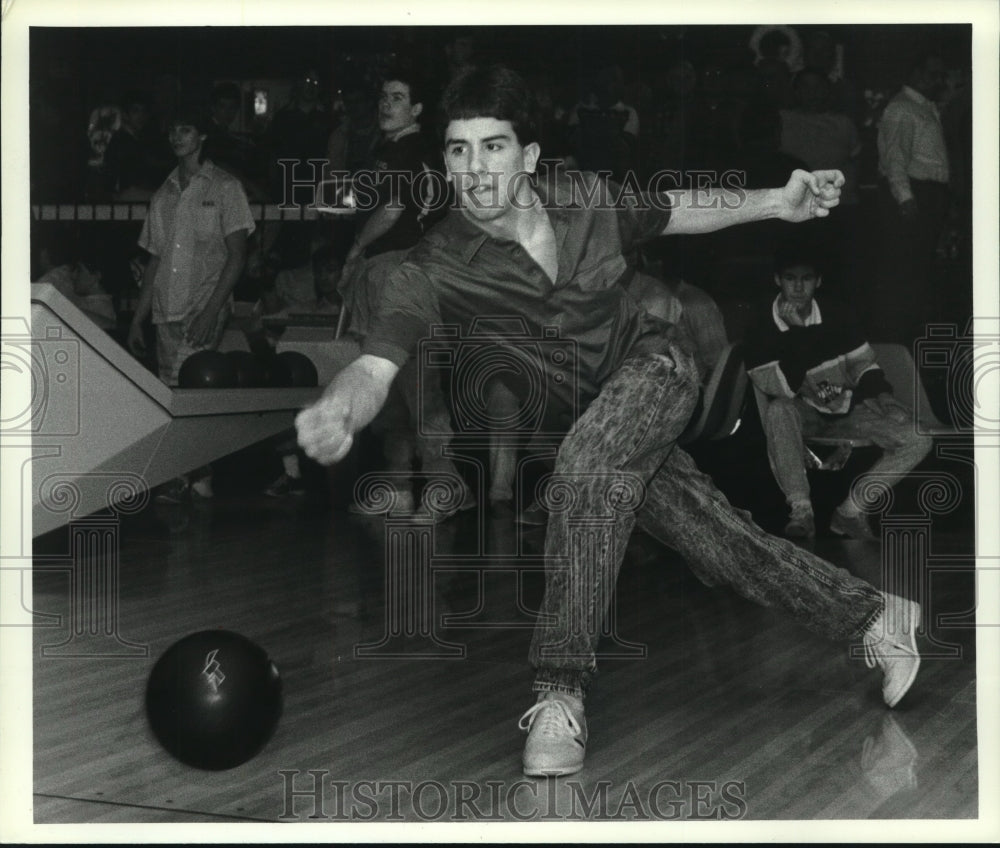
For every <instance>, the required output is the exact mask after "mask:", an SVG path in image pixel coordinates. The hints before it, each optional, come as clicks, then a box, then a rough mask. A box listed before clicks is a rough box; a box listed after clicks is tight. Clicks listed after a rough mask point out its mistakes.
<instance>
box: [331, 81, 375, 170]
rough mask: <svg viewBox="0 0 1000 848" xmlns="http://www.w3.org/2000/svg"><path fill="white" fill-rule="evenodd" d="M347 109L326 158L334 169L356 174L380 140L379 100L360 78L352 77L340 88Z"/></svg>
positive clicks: (367, 162)
mask: <svg viewBox="0 0 1000 848" xmlns="http://www.w3.org/2000/svg"><path fill="white" fill-rule="evenodd" d="M341 96H342V98H343V104H344V111H343V115H342V117H341V119H340V121H339V123H338V124H337V126H336V128H335V129H334V130H333V132H332V133H330V138H329V140H328V142H327V160H328V161H329V163H330V170H331V171H332V172H334V173H344V172H346V173H348V174H354V173H357V172H358V171H360V170H361V169H362V168H365V167H367V166H368V165H370V164H371V161H372V159H373V157H374V152H375V147H376V146H377V145H378V143H379V141H380V140H381V132H380V130H379V127H378V103H377V101H376V99H375V98H374V97H373V96H372V94H371V91H370V90H369V87H368V85H367V84H366V83H365V81H364V80H363V79H361V78H354V77H349V78H348V79H347V80H346V81H345V83H344V87H343V89H342V91H341Z"/></svg>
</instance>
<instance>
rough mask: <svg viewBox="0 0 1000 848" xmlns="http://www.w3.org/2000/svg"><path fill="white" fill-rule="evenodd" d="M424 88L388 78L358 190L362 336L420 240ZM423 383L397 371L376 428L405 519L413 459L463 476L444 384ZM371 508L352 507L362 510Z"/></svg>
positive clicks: (352, 262) (465, 498)
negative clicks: (369, 164)
mask: <svg viewBox="0 0 1000 848" xmlns="http://www.w3.org/2000/svg"><path fill="white" fill-rule="evenodd" d="M422 84H423V81H422V80H421V79H418V77H417V76H416V75H415V74H414V73H413V72H411V71H410V70H409V69H408V68H403V67H398V68H394V69H392V70H390V71H389V72H388V73H387V74H386V78H385V81H384V82H383V83H382V92H381V96H380V97H379V105H378V122H379V129H380V130H381V131H382V141H381V143H380V144H379V146H378V147H377V148H376V151H375V168H374V170H373V171H369V172H368V176H369V177H374V180H373V181H372V180H369V181H368V186H367V189H366V190H365V191H364V192H362V190H361V187H360V186H359V185H357V184H356V185H355V196H356V197H358V198H359V204H360V203H362V202H364V200H363V199H364V198H365V197H368V201H367V203H368V205H369V208H368V209H367V210H365V211H364V212H363V213H362V214H361V215H360V216H359V218H358V233H357V236H356V238H355V241H354V244H353V246H352V247H351V249H350V250H349V251H348V254H347V261H346V263H345V266H344V273H343V277H342V279H341V284H340V290H341V293H342V295H343V299H344V308H345V309H347V310H348V312H349V314H350V316H351V317H350V325H349V332H350V333H351V334H353V335H355V336H358V337H361V338H364V337H365V336H366V335H367V334H368V332H369V330H370V329H371V320H372V318H373V316H374V315H375V313H376V309H377V305H378V302H379V297H380V294H381V291H382V288H383V286H384V284H385V281H386V279H387V278H388V277H389V275H390V273H391V272H392V271H393V270H394V269H395V268H396V267H397V266H398V265H399V263H400V262H401V261H402V260H403V258H404V256H405V255H406V252H407V251H408V250H409V249H410V248H411V247H413V245H415V244H416V243H417V242H418V241H419V240H420V239H421V237H422V236H423V224H422V220H421V219H422V216H423V213H424V204H423V199H422V197H421V196H420V182H419V180H418V178H419V176H420V175H421V174H422V173H424V172H426V171H428V170H430V167H429V164H428V163H429V162H431V161H434V158H435V154H434V152H433V150H432V149H431V147H430V144H429V143H428V140H427V138H426V137H425V136H424V135H423V133H422V132H421V127H420V117H421V115H423V114H424V105H425V96H426V95H425V91H424V89H423V87H422ZM372 200H373V201H374V202H371V201H372ZM418 378H419V363H418V362H417V361H416V360H415V359H413V360H411V361H410V362H408V363H407V364H406V366H404V368H403V369H402V370H401V371H400V374H399V379H398V380H396V381H395V382H394V383H393V386H392V389H391V390H390V393H389V400H388V401H387V403H386V406H385V407H384V408H383V410H382V412H381V413H380V414H379V416H378V417H377V418H376V419H375V420H374V421H373V422H372V430H373V431H374V432H375V433H377V434H378V435H380V436H381V437H382V444H383V452H384V454H385V459H386V465H387V470H388V471H389V472H390V473H391V474H393V476H394V480H393V483H394V485H395V486H396V500H395V510H396V511H397V512H399V513H400V514H406V513H412V512H413V511H414V509H415V506H416V504H415V501H414V497H413V495H414V493H413V489H412V486H411V485H410V484H409V483H404V482H403V481H404V479H408V475H409V474H410V472H411V471H412V467H413V462H414V460H415V459H416V458H418V457H419V459H420V462H421V465H422V468H423V471H424V472H425V473H433V472H437V473H442V474H445V475H454V476H455V477H457V476H458V472H457V469H456V468H455V464H454V462H452V460H451V459H450V457H449V456H448V448H449V446H450V443H451V438H452V431H451V419H450V415H449V413H448V408H447V405H446V403H445V399H444V395H443V394H442V391H441V385H440V382H439V381H434V380H426V381H424V382H423V383H421V382H420V381H419V379H418ZM420 422H423V425H424V426H423V427H422V428H421V427H419V426H418V425H419V424H420ZM462 485H463V487H464V491H463V493H462V498H461V505H460V507H459V508H460V509H468V508H471V507H473V506H475V499H474V498H473V496H472V493H471V491H469V490H468V487H467V486H465V484H464V483H463V484H462ZM366 507H367V505H365V504H360V505H355V507H354V508H355V509H356V510H360V511H362V512H365V511H366ZM421 509H424V508H421ZM424 511H425V512H426V510H424ZM428 514H429V513H428Z"/></svg>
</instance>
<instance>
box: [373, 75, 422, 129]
mask: <svg viewBox="0 0 1000 848" xmlns="http://www.w3.org/2000/svg"><path fill="white" fill-rule="evenodd" d="M422 110H423V105H422V104H420V103H416V104H414V103H411V102H410V87H409V86H408V85H407V84H406V83H405V82H399V81H398V80H390V81H389V82H387V83H384V84H383V85H382V94H381V95H380V96H379V99H378V128H379V129H380V130H382V132H384V133H394V132H399V131H400V130H405V129H406V128H407V127H408V126H410V124H412V123H413V122H414V121H416V120H417V117H418V116H419V115H420V112H421V111H422Z"/></svg>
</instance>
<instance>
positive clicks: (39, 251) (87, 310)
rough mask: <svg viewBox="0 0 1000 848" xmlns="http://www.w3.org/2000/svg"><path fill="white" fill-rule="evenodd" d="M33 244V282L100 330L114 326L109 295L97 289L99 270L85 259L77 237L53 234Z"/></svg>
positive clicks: (101, 288)
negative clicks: (45, 287)
mask: <svg viewBox="0 0 1000 848" xmlns="http://www.w3.org/2000/svg"><path fill="white" fill-rule="evenodd" d="M40 241H41V243H40V244H38V245H37V247H36V251H35V255H36V276H35V279H34V280H33V282H35V283H49V284H50V285H52V286H54V287H55V288H56V290H57V291H58V292H59V293H60V294H62V295H63V296H64V297H66V298H67V299H68V300H69V301H70V302H71V303H72V304H73V305H74V306H76V307H77V309H79V310H81V311H82V312H83V313H84V314H85V315H86V316H87V317H88V318H90V320H91V321H93V322H94V323H95V324H96V325H97V326H98V327H100V328H101V329H102V330H108V331H109V332H110V331H114V330H115V329H116V328H117V326H118V316H117V313H116V312H115V308H114V304H113V303H112V300H111V295H110V294H108V292H106V291H105V290H104V288H103V287H102V286H101V270H100V267H99V263H98V261H97V260H96V259H94V258H91V257H86V256H85V251H84V250H83V249H82V248H81V245H80V242H79V240H78V239H77V238H75V237H73V236H71V235H70V234H69V233H65V232H55V233H52V234H50V235H49V237H48V238H44V239H40Z"/></svg>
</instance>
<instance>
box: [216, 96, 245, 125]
mask: <svg viewBox="0 0 1000 848" xmlns="http://www.w3.org/2000/svg"><path fill="white" fill-rule="evenodd" d="M239 113H240V102H239V100H235V99H234V98H232V97H220V98H218V99H217V100H215V102H214V103H212V118H213V119H214V120H215V123H217V124H218V125H219V126H220V127H229V125H230V124H232V122H233V121H235V120H236V116H237V115H238V114H239Z"/></svg>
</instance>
